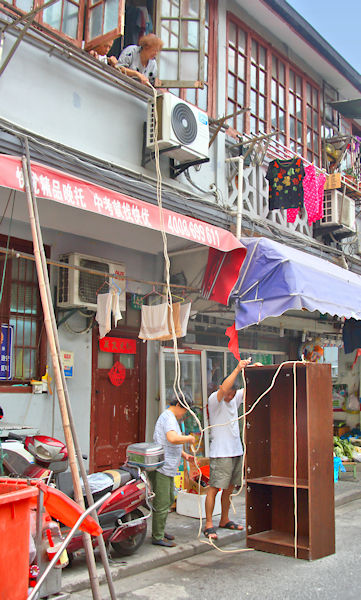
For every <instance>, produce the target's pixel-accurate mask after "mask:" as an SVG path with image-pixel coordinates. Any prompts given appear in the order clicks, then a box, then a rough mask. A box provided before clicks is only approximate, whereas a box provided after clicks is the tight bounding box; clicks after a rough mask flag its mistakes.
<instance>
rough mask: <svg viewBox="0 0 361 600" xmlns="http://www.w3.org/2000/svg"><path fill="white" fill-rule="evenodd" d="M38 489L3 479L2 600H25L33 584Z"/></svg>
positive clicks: (0, 500) (0, 524)
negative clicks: (31, 560) (33, 526)
mask: <svg viewBox="0 0 361 600" xmlns="http://www.w3.org/2000/svg"><path fill="white" fill-rule="evenodd" d="M37 494H38V489H37V488H36V487H34V486H29V485H27V484H26V483H22V482H17V481H16V480H14V479H12V480H7V479H0V600H10V598H11V600H25V599H26V597H27V595H28V594H27V592H28V583H29V536H30V506H31V503H32V500H33V499H34V497H36V496H37Z"/></svg>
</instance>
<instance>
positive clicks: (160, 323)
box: [138, 302, 169, 340]
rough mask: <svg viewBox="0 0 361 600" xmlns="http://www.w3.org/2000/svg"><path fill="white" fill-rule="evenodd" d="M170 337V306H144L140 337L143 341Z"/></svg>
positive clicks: (165, 303)
mask: <svg viewBox="0 0 361 600" xmlns="http://www.w3.org/2000/svg"><path fill="white" fill-rule="evenodd" d="M166 335H169V328H168V304H167V302H163V303H162V304H155V305H153V306H147V305H146V304H143V305H142V314H141V326H140V331H139V335H138V337H140V338H141V339H142V340H159V339H160V338H163V336H166Z"/></svg>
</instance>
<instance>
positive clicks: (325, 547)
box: [307, 363, 335, 559]
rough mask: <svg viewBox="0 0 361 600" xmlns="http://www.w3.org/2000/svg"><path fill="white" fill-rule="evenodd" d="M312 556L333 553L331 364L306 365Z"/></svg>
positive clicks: (317, 556)
mask: <svg viewBox="0 0 361 600" xmlns="http://www.w3.org/2000/svg"><path fill="white" fill-rule="evenodd" d="M307 397H308V414H309V418H308V429H309V478H310V479H309V484H310V488H309V489H310V492H309V493H310V497H309V520H310V547H311V548H310V549H311V558H312V559H316V558H322V557H323V556H328V555H329V554H333V553H334V552H335V502H334V481H333V412H332V380H331V365H328V364H325V365H317V364H312V363H311V364H308V365H307Z"/></svg>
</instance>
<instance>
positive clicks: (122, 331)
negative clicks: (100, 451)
mask: <svg viewBox="0 0 361 600" xmlns="http://www.w3.org/2000/svg"><path fill="white" fill-rule="evenodd" d="M109 335H110V336H111V337H124V338H130V339H133V340H136V341H137V350H139V354H138V358H139V441H144V440H145V425H146V406H147V344H144V343H143V342H142V340H140V339H139V338H138V331H134V329H127V328H126V327H123V328H120V327H118V328H116V329H112V330H111V331H110V332H109ZM98 349H99V329H98V327H94V328H93V333H92V387H91V405H90V438H89V472H90V473H92V472H93V468H94V443H95V426H94V418H95V402H96V393H95V387H96V376H95V374H96V370H97V366H98Z"/></svg>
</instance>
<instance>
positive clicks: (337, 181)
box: [325, 173, 342, 190]
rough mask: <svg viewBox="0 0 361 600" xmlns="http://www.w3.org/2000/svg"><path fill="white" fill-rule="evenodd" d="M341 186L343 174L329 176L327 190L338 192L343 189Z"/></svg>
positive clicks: (326, 183)
mask: <svg viewBox="0 0 361 600" xmlns="http://www.w3.org/2000/svg"><path fill="white" fill-rule="evenodd" d="M341 185H342V184H341V173H332V175H327V177H326V182H325V190H337V189H338V188H340V187H341Z"/></svg>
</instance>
